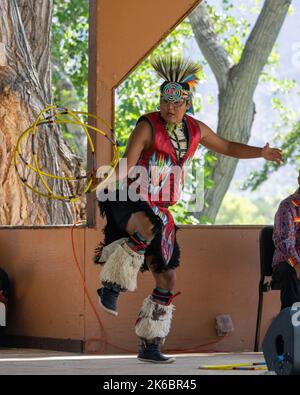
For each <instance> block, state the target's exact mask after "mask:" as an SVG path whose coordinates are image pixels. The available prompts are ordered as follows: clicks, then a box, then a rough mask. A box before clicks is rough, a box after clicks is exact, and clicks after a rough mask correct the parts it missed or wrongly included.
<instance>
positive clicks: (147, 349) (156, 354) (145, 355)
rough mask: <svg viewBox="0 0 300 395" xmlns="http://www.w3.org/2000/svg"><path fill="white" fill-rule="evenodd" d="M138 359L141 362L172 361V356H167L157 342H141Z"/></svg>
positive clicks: (173, 359) (173, 360)
mask: <svg viewBox="0 0 300 395" xmlns="http://www.w3.org/2000/svg"><path fill="white" fill-rule="evenodd" d="M138 359H139V360H140V361H143V362H152V363H173V362H175V358H174V357H167V356H165V355H163V354H162V353H161V352H160V350H159V344H142V345H141V347H140V350H139V354H138Z"/></svg>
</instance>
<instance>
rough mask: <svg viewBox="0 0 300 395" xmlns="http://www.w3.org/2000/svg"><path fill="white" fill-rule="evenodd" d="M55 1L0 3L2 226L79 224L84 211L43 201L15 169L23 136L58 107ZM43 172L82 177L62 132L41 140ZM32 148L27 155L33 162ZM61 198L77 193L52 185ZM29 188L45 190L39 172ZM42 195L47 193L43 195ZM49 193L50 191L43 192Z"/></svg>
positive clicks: (53, 131) (77, 206) (25, 151)
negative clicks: (52, 52)
mask: <svg viewBox="0 0 300 395" xmlns="http://www.w3.org/2000/svg"><path fill="white" fill-rule="evenodd" d="M51 20H52V0H1V1H0V182H1V190H0V224H1V225H23V224H25V225H44V224H45V225H55V224H70V223H73V222H74V221H75V220H77V219H79V217H78V214H79V210H80V205H81V204H82V202H81V203H79V204H69V203H66V202H62V201H57V200H54V199H48V198H46V197H41V196H39V195H38V194H36V193H33V192H31V191H30V190H29V189H27V188H24V187H23V185H22V184H21V182H20V180H19V178H18V176H17V173H16V171H15V169H14V167H13V166H12V163H13V151H14V147H15V145H16V142H17V139H18V137H19V136H20V134H21V132H23V131H24V130H26V129H27V128H28V127H29V126H30V125H31V124H32V123H33V121H34V119H35V117H36V116H37V114H38V113H39V112H40V111H41V110H42V109H43V108H44V107H45V106H46V105H48V104H50V103H51V102H52V94H51V72H50V70H51V69H50V48H51V40H50V29H51ZM38 141H39V142H38V149H39V154H38V160H39V164H40V168H41V169H42V170H43V171H46V172H49V173H52V174H57V175H62V174H64V175H69V176H70V175H74V174H78V173H79V172H80V163H79V162H78V160H77V159H76V157H75V156H74V155H73V154H72V153H71V151H70V150H69V149H68V147H67V146H66V144H65V143H64V141H63V139H62V137H61V133H60V131H59V129H58V127H57V126H54V125H53V126H52V127H51V130H49V129H48V130H47V133H44V131H43V133H41V137H39V138H38ZM30 150H31V147H30V144H25V146H24V147H23V150H22V153H23V154H24V157H25V158H29V157H30ZM47 182H49V184H50V185H51V186H52V185H53V188H54V189H55V191H56V192H57V193H60V194H61V195H63V196H70V195H72V193H73V192H72V190H71V189H72V187H71V186H70V185H68V184H67V183H63V182H61V181H55V180H50V181H49V180H48V179H47ZM28 183H29V184H31V185H33V186H39V189H41V187H40V181H39V180H38V177H37V175H36V174H35V172H33V171H31V172H30V175H29V176H28ZM41 190H42V189H41ZM42 191H43V192H45V189H44V190H42Z"/></svg>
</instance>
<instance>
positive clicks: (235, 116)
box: [190, 0, 291, 222]
mask: <svg viewBox="0 0 300 395" xmlns="http://www.w3.org/2000/svg"><path fill="white" fill-rule="evenodd" d="M290 4H291V0H265V3H264V6H263V8H262V11H261V13H260V15H259V17H258V19H257V21H256V24H255V26H254V28H253V30H252V32H251V34H250V36H249V38H248V40H247V42H246V45H245V48H244V50H243V54H242V56H241V59H240V61H239V63H238V64H237V65H234V64H233V61H232V59H230V57H229V55H228V53H227V52H226V51H225V49H224V48H223V47H222V46H221V44H220V42H219V40H218V37H217V35H216V33H215V32H214V29H213V25H212V21H211V19H210V17H209V15H208V12H207V9H206V5H205V3H204V2H202V3H201V4H200V5H199V6H198V7H197V8H196V9H195V10H194V11H193V12H192V14H191V16H190V21H191V25H192V28H193V32H194V35H195V38H196V40H197V43H198V45H199V48H200V50H201V51H202V53H203V56H204V57H205V58H206V60H207V62H208V63H209V65H210V67H211V69H212V71H213V73H214V75H215V77H216V80H217V83H218V88H219V97H218V103H219V114H218V127H217V134H218V135H220V136H222V137H223V138H225V139H227V140H230V141H236V142H240V143H244V144H247V143H248V141H249V139H250V136H251V128H252V124H253V120H254V115H255V105H254V103H253V95H254V91H255V88H256V86H257V84H258V80H259V76H260V74H261V71H262V69H263V67H264V65H265V64H266V63H267V60H268V57H269V55H270V53H271V51H272V48H273V46H274V43H275V41H276V39H277V36H278V34H279V32H280V29H281V26H282V24H283V21H284V19H285V17H286V14H287V11H288V8H289V6H290ZM216 156H217V161H216V162H215V164H214V167H213V170H212V180H213V187H212V188H210V189H208V190H206V191H205V194H204V196H205V201H204V208H203V210H202V211H201V213H198V217H199V218H201V217H207V218H209V220H210V221H211V222H214V221H215V219H216V216H217V214H218V211H219V208H220V206H221V204H222V201H223V198H224V195H225V193H226V191H227V189H228V188H229V185H230V183H231V180H232V178H233V176H234V173H235V169H236V166H237V163H238V160H237V159H233V158H229V157H225V156H223V155H216Z"/></svg>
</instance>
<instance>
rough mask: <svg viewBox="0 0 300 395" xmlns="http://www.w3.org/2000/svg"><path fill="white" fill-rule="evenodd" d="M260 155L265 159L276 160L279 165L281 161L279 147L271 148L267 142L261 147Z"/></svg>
mask: <svg viewBox="0 0 300 395" xmlns="http://www.w3.org/2000/svg"><path fill="white" fill-rule="evenodd" d="M262 156H263V158H264V159H266V160H270V161H272V162H276V163H278V164H279V165H281V164H282V163H283V156H282V151H281V149H279V148H271V147H270V145H269V143H267V144H266V145H265V146H264V148H263V149H262Z"/></svg>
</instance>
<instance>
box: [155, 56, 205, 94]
mask: <svg viewBox="0 0 300 395" xmlns="http://www.w3.org/2000/svg"><path fill="white" fill-rule="evenodd" d="M151 65H152V67H153V68H154V70H155V71H156V72H157V74H158V75H159V76H160V77H162V78H163V79H164V80H165V81H168V82H179V83H187V84H189V85H190V86H191V87H193V86H195V84H196V83H197V82H198V81H199V76H198V75H199V72H200V71H201V66H200V65H199V64H198V63H196V62H193V61H191V60H187V59H183V58H182V57H180V56H172V55H171V56H157V57H155V58H153V59H152V60H151Z"/></svg>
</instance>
